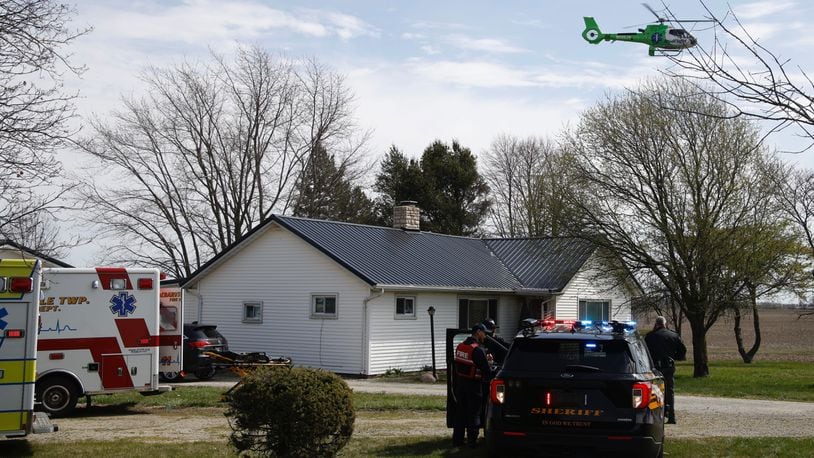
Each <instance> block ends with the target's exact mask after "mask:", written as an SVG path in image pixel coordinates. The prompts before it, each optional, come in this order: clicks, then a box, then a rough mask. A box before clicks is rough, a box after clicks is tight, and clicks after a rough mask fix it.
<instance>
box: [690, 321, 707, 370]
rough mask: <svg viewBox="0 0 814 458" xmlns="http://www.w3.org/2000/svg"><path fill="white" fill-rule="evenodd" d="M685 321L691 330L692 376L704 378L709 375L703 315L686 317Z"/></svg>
mask: <svg viewBox="0 0 814 458" xmlns="http://www.w3.org/2000/svg"><path fill="white" fill-rule="evenodd" d="M687 321H688V322H689V323H690V329H691V330H692V365H693V372H692V376H693V377H706V376H708V375H709V360H708V354H707V330H706V329H705V328H704V315H703V314H701V315H687Z"/></svg>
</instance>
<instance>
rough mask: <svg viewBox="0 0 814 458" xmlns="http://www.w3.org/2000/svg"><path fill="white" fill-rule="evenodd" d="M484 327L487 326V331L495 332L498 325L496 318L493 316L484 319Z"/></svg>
mask: <svg viewBox="0 0 814 458" xmlns="http://www.w3.org/2000/svg"><path fill="white" fill-rule="evenodd" d="M483 327H485V328H486V332H495V328H496V327H497V324H496V323H495V320H493V319H491V318H487V319H485V320H483Z"/></svg>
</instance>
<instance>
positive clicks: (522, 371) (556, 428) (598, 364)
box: [485, 320, 664, 457]
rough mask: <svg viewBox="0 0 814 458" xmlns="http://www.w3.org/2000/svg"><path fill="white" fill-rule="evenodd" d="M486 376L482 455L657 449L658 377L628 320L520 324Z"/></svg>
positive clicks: (660, 418)
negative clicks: (491, 377) (505, 352)
mask: <svg viewBox="0 0 814 458" xmlns="http://www.w3.org/2000/svg"><path fill="white" fill-rule="evenodd" d="M525 324H526V325H528V326H527V327H526V328H524V331H523V332H522V333H521V335H518V337H517V338H515V340H514V342H513V343H512V346H511V349H510V350H509V353H508V355H507V356H506V361H505V362H504V364H503V367H502V368H501V370H500V371H499V372H498V374H497V376H496V378H495V379H494V380H493V381H492V384H491V387H490V388H491V389H490V396H489V398H490V399H489V402H488V406H487V409H486V428H485V435H486V443H487V448H488V453H489V456H504V455H507V454H509V455H512V456H513V455H516V454H518V453H522V452H524V451H525V452H530V453H533V454H534V455H535V456H541V455H542V456H546V455H551V456H566V455H567V456H571V455H578V456H583V455H584V456H616V455H620V454H624V456H647V457H656V456H662V455H663V453H664V448H663V447H664V380H663V378H662V377H661V374H660V373H658V372H656V371H655V370H654V368H653V365H652V362H651V359H650V355H649V353H648V351H647V347H646V345H645V343H644V339H642V338H641V336H639V334H638V332H636V329H635V324H628V323H617V322H612V323H608V322H600V323H592V322H588V321H568V322H564V321H554V320H546V321H541V322H537V320H532V322H528V323H525Z"/></svg>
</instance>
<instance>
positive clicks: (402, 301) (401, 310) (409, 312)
mask: <svg viewBox="0 0 814 458" xmlns="http://www.w3.org/2000/svg"><path fill="white" fill-rule="evenodd" d="M396 319H402V320H405V319H415V297H410V296H400V297H396Z"/></svg>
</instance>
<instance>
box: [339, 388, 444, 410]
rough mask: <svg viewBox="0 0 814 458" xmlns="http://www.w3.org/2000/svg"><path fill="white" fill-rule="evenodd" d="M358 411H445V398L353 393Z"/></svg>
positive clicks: (354, 405) (354, 404) (354, 403)
mask: <svg viewBox="0 0 814 458" xmlns="http://www.w3.org/2000/svg"><path fill="white" fill-rule="evenodd" d="M353 407H354V408H355V409H356V410H431V411H445V410H446V409H447V399H446V397H445V396H414V395H408V394H388V393H362V392H354V393H353Z"/></svg>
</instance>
